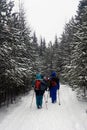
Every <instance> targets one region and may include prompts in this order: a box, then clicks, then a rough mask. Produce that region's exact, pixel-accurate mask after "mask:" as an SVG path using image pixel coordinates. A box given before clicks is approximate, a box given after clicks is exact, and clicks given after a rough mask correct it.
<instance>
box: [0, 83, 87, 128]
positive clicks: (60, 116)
mask: <svg viewBox="0 0 87 130" xmlns="http://www.w3.org/2000/svg"><path fill="white" fill-rule="evenodd" d="M32 95H33V91H31V92H30V94H28V95H26V96H24V97H22V98H21V99H20V100H19V102H18V103H16V104H12V105H10V106H9V107H8V108H6V107H4V108H1V109H0V130H87V113H86V109H87V103H86V102H79V101H78V100H77V98H76V95H75V92H74V91H72V90H71V88H69V87H67V86H65V85H61V89H60V100H61V105H60V106H59V105H58V102H57V103H55V104H52V103H51V100H50V98H48V103H47V106H48V109H46V104H45V100H44V99H43V108H42V109H39V110H38V109H37V108H36V104H35V96H34V100H33V104H32V107H31V108H30V104H31V101H32ZM46 95H47V92H46V93H45V97H46Z"/></svg>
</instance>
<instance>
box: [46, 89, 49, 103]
mask: <svg viewBox="0 0 87 130" xmlns="http://www.w3.org/2000/svg"><path fill="white" fill-rule="evenodd" d="M48 97H49V91H48V93H47V100H46V103H48Z"/></svg>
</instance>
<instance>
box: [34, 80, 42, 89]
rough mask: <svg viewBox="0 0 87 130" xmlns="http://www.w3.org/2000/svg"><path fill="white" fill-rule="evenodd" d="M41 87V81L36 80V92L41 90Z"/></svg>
mask: <svg viewBox="0 0 87 130" xmlns="http://www.w3.org/2000/svg"><path fill="white" fill-rule="evenodd" d="M40 87H41V81H40V80H36V81H35V90H40Z"/></svg>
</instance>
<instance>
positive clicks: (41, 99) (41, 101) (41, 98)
mask: <svg viewBox="0 0 87 130" xmlns="http://www.w3.org/2000/svg"><path fill="white" fill-rule="evenodd" d="M42 103H43V95H41V96H40V107H41V108H42Z"/></svg>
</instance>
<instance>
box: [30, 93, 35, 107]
mask: <svg viewBox="0 0 87 130" xmlns="http://www.w3.org/2000/svg"><path fill="white" fill-rule="evenodd" d="M33 99H34V92H33V96H32V100H31V104H30V108H31V107H32V103H33Z"/></svg>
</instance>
